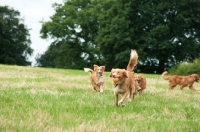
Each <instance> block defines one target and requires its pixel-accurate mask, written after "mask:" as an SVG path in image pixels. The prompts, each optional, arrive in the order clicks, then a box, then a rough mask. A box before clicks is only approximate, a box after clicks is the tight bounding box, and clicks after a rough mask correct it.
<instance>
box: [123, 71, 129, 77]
mask: <svg viewBox="0 0 200 132" xmlns="http://www.w3.org/2000/svg"><path fill="white" fill-rule="evenodd" d="M123 76H124V77H126V78H128V75H127V72H126V70H124V71H123Z"/></svg>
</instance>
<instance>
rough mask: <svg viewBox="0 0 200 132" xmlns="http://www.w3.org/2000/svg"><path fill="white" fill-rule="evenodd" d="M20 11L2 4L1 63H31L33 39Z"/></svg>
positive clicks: (0, 23)
mask: <svg viewBox="0 0 200 132" xmlns="http://www.w3.org/2000/svg"><path fill="white" fill-rule="evenodd" d="M19 17H20V13H19V12H18V11H15V10H14V9H12V8H9V7H8V6H0V47H1V48H0V53H1V54H0V63H1V64H16V65H30V64H31V62H29V61H28V55H32V53H33V49H32V48H31V47H30V44H31V40H30V34H29V30H28V29H27V27H26V26H25V25H24V24H23V23H22V22H23V19H21V18H19Z"/></svg>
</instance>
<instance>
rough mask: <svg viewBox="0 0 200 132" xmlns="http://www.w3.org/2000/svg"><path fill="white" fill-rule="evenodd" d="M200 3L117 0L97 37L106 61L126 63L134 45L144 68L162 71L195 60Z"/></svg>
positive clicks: (106, 15) (199, 49) (197, 49)
mask: <svg viewBox="0 0 200 132" xmlns="http://www.w3.org/2000/svg"><path fill="white" fill-rule="evenodd" d="M199 7H200V6H199V2H198V1H196V0H192V1H187V0H181V1H172V0H170V1H164V0H159V1H155V0H141V1H136V0H132V1H130V0H119V1H117V2H116V3H114V4H113V6H112V8H110V10H109V11H108V12H106V14H105V15H104V17H103V19H102V21H101V25H100V26H101V29H100V33H99V35H98V39H97V43H98V44H99V47H100V49H101V51H102V53H103V56H104V58H105V59H106V65H108V66H110V68H111V67H113V66H114V67H123V66H124V67H125V66H126V63H127V59H128V58H127V56H128V50H129V49H130V48H135V49H136V50H137V51H138V53H139V60H140V62H139V64H138V66H137V69H138V70H139V71H141V72H154V71H155V72H157V73H161V72H162V71H163V70H164V69H167V68H169V67H170V66H172V65H174V64H176V63H180V62H182V61H183V60H187V61H189V60H193V59H194V58H195V57H197V56H198V54H199V53H200V44H199V35H200V34H199V31H200V28H199V24H200V21H199V20H200V19H199V18H200V15H199V10H200V8H199ZM109 51H112V54H109ZM191 51H192V52H191ZM126 58H127V59H126ZM113 63H114V64H113ZM107 68H108V67H107Z"/></svg>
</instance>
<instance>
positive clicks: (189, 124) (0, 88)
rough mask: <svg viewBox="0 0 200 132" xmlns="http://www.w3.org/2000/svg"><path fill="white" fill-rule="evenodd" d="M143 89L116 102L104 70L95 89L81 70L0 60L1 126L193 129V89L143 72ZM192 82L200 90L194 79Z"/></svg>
mask: <svg viewBox="0 0 200 132" xmlns="http://www.w3.org/2000/svg"><path fill="white" fill-rule="evenodd" d="M144 76H145V77H146V78H147V89H146V90H145V91H144V93H143V94H141V95H136V97H135V99H134V100H133V101H132V102H131V103H128V102H126V106H125V107H116V106H115V104H114V95H113V91H112V85H111V79H110V78H109V72H106V73H105V83H106V89H105V91H104V92H103V93H96V92H95V91H94V90H93V89H92V86H91V85H90V82H89V74H88V73H86V72H84V71H83V70H69V69H68V70H66V69H48V68H33V67H20V66H6V65H0V131H5V132H6V131H26V132H27V131H30V132H35V131H37V132H44V131H45V132H46V131H52V132H63V131H75V132H76V131H78V132H88V131H91V132H101V131H105V132H120V131H137V132H143V131H148V132H166V131H170V132H177V131H181V132H188V131H191V132H193V131H194V132H196V131H199V130H200V122H199V120H200V112H199V111H200V102H199V100H200V96H199V94H200V93H198V92H194V91H191V90H189V88H184V89H183V91H180V89H179V88H178V87H177V88H175V89H174V90H170V91H168V90H166V88H167V86H168V83H167V82H166V81H164V80H162V79H161V78H160V75H153V74H144ZM194 86H195V87H196V88H197V89H199V90H200V88H199V86H200V85H199V84H198V83H195V84H194Z"/></svg>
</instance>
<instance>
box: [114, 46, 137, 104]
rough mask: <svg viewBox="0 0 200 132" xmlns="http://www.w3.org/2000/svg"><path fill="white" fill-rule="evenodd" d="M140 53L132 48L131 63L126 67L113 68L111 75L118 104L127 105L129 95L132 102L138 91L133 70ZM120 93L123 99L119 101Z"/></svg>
mask: <svg viewBox="0 0 200 132" xmlns="http://www.w3.org/2000/svg"><path fill="white" fill-rule="evenodd" d="M137 60H138V54H137V52H136V51H135V50H131V54H130V59H129V63H128V65H127V68H126V70H125V69H119V68H116V69H112V70H111V72H110V77H111V78H112V82H113V87H114V88H113V91H114V96H115V104H116V106H120V105H121V106H125V99H126V98H127V97H128V101H129V102H131V101H132V99H133V98H134V95H135V93H136V91H137V87H136V86H135V79H134V76H133V73H132V70H133V69H134V67H135V66H136V65H137ZM118 95H121V100H120V101H118Z"/></svg>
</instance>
